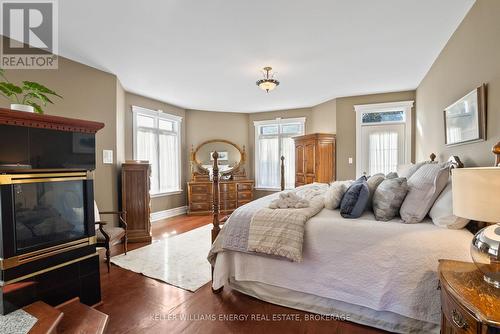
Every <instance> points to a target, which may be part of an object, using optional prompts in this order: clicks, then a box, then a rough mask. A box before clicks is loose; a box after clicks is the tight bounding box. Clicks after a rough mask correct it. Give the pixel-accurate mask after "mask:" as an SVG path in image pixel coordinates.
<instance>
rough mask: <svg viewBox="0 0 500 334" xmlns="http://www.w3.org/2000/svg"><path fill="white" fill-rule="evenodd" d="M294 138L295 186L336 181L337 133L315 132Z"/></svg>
mask: <svg viewBox="0 0 500 334" xmlns="http://www.w3.org/2000/svg"><path fill="white" fill-rule="evenodd" d="M293 139H294V140H295V186H296V187H298V186H303V185H304V184H309V183H313V182H322V183H329V182H332V181H335V135H334V134H326V133H313V134H309V135H305V136H299V137H294V138H293Z"/></svg>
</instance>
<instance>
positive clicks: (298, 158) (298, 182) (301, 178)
mask: <svg viewBox="0 0 500 334" xmlns="http://www.w3.org/2000/svg"><path fill="white" fill-rule="evenodd" d="M304 163H305V156H304V145H303V144H302V143H296V145H295V186H296V187H299V186H302V185H304V184H305V183H306V180H305V175H304V167H305V166H304Z"/></svg>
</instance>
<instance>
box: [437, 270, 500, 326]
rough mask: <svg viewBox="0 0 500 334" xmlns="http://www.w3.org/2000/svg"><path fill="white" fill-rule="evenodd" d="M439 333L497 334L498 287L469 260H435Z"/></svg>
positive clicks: (499, 296)
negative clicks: (486, 280)
mask: <svg viewBox="0 0 500 334" xmlns="http://www.w3.org/2000/svg"><path fill="white" fill-rule="evenodd" d="M439 283H440V288H441V311H442V315H441V334H465V333H470V334H472V333H474V334H500V289H497V288H495V287H493V286H491V285H489V284H488V283H486V282H485V281H484V280H483V275H482V274H481V273H480V272H479V270H478V269H477V268H476V266H475V265H474V264H473V263H469V262H459V261H451V260H440V261H439Z"/></svg>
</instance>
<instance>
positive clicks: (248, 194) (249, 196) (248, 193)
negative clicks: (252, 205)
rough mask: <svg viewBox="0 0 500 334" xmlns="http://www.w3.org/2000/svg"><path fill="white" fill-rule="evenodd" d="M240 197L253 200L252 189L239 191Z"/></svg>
mask: <svg viewBox="0 0 500 334" xmlns="http://www.w3.org/2000/svg"><path fill="white" fill-rule="evenodd" d="M238 199H239V200H251V199H252V192H251V191H239V192H238Z"/></svg>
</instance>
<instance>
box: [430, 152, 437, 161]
mask: <svg viewBox="0 0 500 334" xmlns="http://www.w3.org/2000/svg"><path fill="white" fill-rule="evenodd" d="M429 158H431V162H434V160H436V155H435V154H434V153H431V155H430V156H429Z"/></svg>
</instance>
